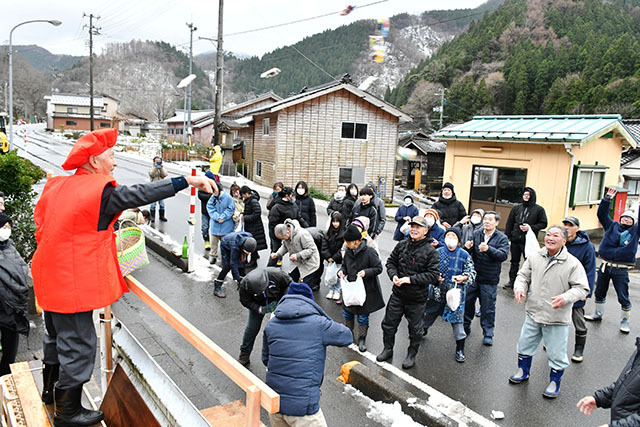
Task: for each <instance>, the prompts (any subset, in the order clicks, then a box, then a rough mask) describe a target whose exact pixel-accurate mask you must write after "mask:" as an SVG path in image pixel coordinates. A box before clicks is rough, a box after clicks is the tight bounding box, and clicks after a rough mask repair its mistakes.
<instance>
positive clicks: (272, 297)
mask: <svg viewBox="0 0 640 427" xmlns="http://www.w3.org/2000/svg"><path fill="white" fill-rule="evenodd" d="M240 191H242V190H240ZM245 206H246V205H245ZM291 282H292V280H291V277H290V276H289V275H288V274H287V273H285V272H284V271H282V269H280V268H274V267H269V268H257V269H255V270H253V271H251V272H250V273H248V274H247V275H246V276H245V277H244V279H242V281H241V282H240V286H239V288H238V291H239V294H240V304H242V305H243V306H244V307H246V308H247V309H249V319H247V327H246V328H245V329H244V335H243V336H242V344H241V345H240V357H238V362H240V363H241V364H243V365H244V366H247V365H249V362H250V357H251V351H252V350H253V344H254V343H255V340H256V337H257V336H258V333H260V327H261V326H262V319H263V318H264V315H265V314H267V313H272V312H273V311H274V310H275V309H276V307H277V306H278V301H280V298H282V297H283V296H284V295H285V294H286V293H287V290H288V289H289V284H290V283H291Z"/></svg>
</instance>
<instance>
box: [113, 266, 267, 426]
mask: <svg viewBox="0 0 640 427" xmlns="http://www.w3.org/2000/svg"><path fill="white" fill-rule="evenodd" d="M124 279H125V282H126V283H127V285H128V286H129V289H130V290H131V291H132V292H133V293H134V294H136V295H137V296H138V297H139V298H140V299H141V300H142V301H143V302H144V303H145V304H147V305H148V306H149V307H150V308H151V309H152V310H153V311H155V312H156V313H157V314H158V315H159V316H160V317H161V318H162V319H164V320H165V321H166V322H167V323H168V324H169V325H171V327H173V329H175V330H176V331H177V332H178V333H179V334H180V335H182V336H183V337H184V338H185V339H186V340H187V341H189V343H191V345H193V346H194V347H195V348H196V350H198V351H199V352H200V353H202V354H203V355H204V356H205V357H206V358H207V359H209V360H210V361H211V362H212V363H213V364H214V365H216V367H217V368H218V369H220V370H221V371H222V372H223V373H224V374H225V375H226V376H227V377H229V378H230V379H231V380H232V381H233V382H235V383H236V384H237V385H238V386H239V387H240V388H242V389H243V390H244V391H245V392H246V393H247V399H246V424H245V425H247V426H251V427H255V426H259V425H260V406H262V407H263V408H264V409H265V410H266V411H267V412H269V413H270V414H274V413H276V412H278V411H279V410H280V395H279V394H278V393H276V392H275V391H273V390H272V389H271V388H270V387H269V386H268V385H266V384H265V383H264V382H263V381H262V380H261V379H260V378H258V377H256V376H255V375H254V374H253V373H251V372H250V371H249V370H248V369H246V368H245V367H244V366H242V365H241V364H240V363H239V362H238V361H236V360H235V359H234V358H233V357H231V356H230V355H229V354H228V353H227V352H225V351H224V350H223V349H222V348H220V346H218V345H217V344H216V343H215V342H213V341H212V340H211V339H210V338H209V337H207V336H206V335H204V334H203V333H202V332H200V331H199V330H198V329H197V328H196V327H195V326H193V325H192V324H191V323H190V322H189V321H187V320H186V319H185V318H184V317H182V316H181V315H180V314H179V313H178V312H176V311H175V310H173V309H172V308H171V307H169V306H168V305H167V304H166V303H165V302H164V301H162V300H161V299H160V298H158V297H157V296H156V295H155V294H154V293H153V292H151V291H150V290H149V289H148V288H147V287H145V286H144V285H143V284H142V283H140V282H139V281H137V280H136V279H134V278H133V277H132V276H126V277H125V278H124ZM108 348H109V349H110V348H111V347H108Z"/></svg>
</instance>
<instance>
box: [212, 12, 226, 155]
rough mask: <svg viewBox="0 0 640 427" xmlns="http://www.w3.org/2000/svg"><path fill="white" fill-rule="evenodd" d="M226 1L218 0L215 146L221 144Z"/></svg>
mask: <svg viewBox="0 0 640 427" xmlns="http://www.w3.org/2000/svg"><path fill="white" fill-rule="evenodd" d="M223 7H224V0H218V51H217V55H216V114H215V116H214V119H213V120H214V121H213V129H214V138H215V143H214V145H218V144H221V143H222V142H221V141H220V132H219V131H218V127H219V126H220V123H221V122H222V67H223V61H224V55H223V54H224V50H223V49H222V21H223V19H222V18H223V13H222V11H223Z"/></svg>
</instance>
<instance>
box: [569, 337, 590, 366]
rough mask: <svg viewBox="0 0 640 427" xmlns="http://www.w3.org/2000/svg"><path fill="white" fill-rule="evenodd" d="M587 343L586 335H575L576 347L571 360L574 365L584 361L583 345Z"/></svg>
mask: <svg viewBox="0 0 640 427" xmlns="http://www.w3.org/2000/svg"><path fill="white" fill-rule="evenodd" d="M586 343H587V333H586V332H585V333H583V334H578V333H576V346H575V348H574V350H573V355H572V356H571V360H572V361H573V362H575V363H580V362H582V361H583V360H584V356H583V355H582V353H583V352H584V345H585V344H586Z"/></svg>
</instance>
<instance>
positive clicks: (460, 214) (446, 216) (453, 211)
mask: <svg viewBox="0 0 640 427" xmlns="http://www.w3.org/2000/svg"><path fill="white" fill-rule="evenodd" d="M431 207H432V208H433V209H436V210H437V211H438V213H439V214H440V224H442V226H443V227H444V229H445V230H446V229H448V228H450V227H452V226H453V224H455V223H456V222H458V221H460V220H461V219H462V218H464V217H465V216H466V215H467V210H466V209H465V208H464V205H463V204H462V202H460V200H458V199H457V198H456V193H455V192H454V191H453V184H452V183H450V182H445V184H444V185H443V186H442V190H441V191H440V197H439V198H438V201H436V202H435V203H434V204H433V206H431Z"/></svg>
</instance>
